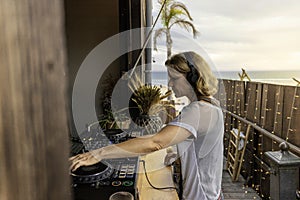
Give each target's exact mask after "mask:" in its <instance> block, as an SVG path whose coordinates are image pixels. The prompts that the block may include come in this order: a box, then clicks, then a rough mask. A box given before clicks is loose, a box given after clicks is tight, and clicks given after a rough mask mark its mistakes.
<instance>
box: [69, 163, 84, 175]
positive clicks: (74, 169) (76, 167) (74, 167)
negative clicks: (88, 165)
mask: <svg viewBox="0 0 300 200" xmlns="http://www.w3.org/2000/svg"><path fill="white" fill-rule="evenodd" d="M81 166H85V164H84V163H82V162H81V161H79V162H77V163H75V165H74V166H73V168H72V169H71V171H72V172H73V171H76V170H77V169H78V168H79V167H81Z"/></svg>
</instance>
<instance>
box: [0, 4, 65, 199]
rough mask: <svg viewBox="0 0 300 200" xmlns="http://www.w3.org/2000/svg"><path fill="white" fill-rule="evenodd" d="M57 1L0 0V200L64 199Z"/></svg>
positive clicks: (61, 65)
mask: <svg viewBox="0 0 300 200" xmlns="http://www.w3.org/2000/svg"><path fill="white" fill-rule="evenodd" d="M63 16H64V14H63V1H62V0H53V1H51V2H50V1H48V0H31V1H28V0H24V1H17V0H9V1H0V35H1V37H0V60H1V62H0V177H1V179H0V199H1V200H20V199H23V200H42V199H48V200H50V199H53V200H58V199H64V200H68V199H70V181H69V173H68V161H67V160H68V156H69V148H68V146H69V145H68V126H67V114H66V113H67V112H66V99H65V96H66V77H65V76H64V72H65V67H66V60H65V41H64V29H63Z"/></svg>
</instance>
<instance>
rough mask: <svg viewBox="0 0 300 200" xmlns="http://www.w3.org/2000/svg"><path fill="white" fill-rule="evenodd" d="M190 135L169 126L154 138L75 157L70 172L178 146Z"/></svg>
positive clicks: (116, 145) (142, 139)
mask: <svg viewBox="0 0 300 200" xmlns="http://www.w3.org/2000/svg"><path fill="white" fill-rule="evenodd" d="M190 135H191V133H190V132H189V131H188V130H186V129H184V128H181V127H178V126H172V125H167V126H165V127H164V128H163V129H162V130H161V131H159V132H158V133H157V134H155V135H153V136H149V137H142V138H135V139H131V140H128V141H125V142H122V143H119V144H114V145H109V146H106V147H103V148H100V149H96V150H93V151H90V152H87V153H84V154H79V155H76V156H73V157H71V158H70V159H69V160H70V161H71V166H70V170H72V171H75V170H76V169H77V168H79V167H80V166H87V165H92V164H95V163H97V162H99V161H101V160H102V159H110V158H123V157H133V156H139V155H144V154H147V153H151V152H154V151H157V150H160V149H163V148H166V147H169V146H172V145H174V144H177V143H179V142H181V141H183V140H185V139H186V138H188V137H189V136H190Z"/></svg>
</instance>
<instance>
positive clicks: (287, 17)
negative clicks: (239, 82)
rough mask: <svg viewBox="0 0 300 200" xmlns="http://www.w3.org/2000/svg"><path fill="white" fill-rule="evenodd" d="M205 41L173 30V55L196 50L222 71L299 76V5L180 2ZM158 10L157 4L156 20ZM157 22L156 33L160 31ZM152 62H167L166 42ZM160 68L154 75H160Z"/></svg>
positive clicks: (297, 0) (296, 0)
mask: <svg viewBox="0 0 300 200" xmlns="http://www.w3.org/2000/svg"><path fill="white" fill-rule="evenodd" d="M178 1H179V2H182V3H184V4H185V5H186V6H187V8H188V10H189V11H190V14H191V16H192V18H193V19H194V20H193V23H194V25H195V26H196V28H197V30H198V31H199V32H200V35H199V36H198V37H197V38H196V39H193V37H192V35H191V33H188V32H187V31H185V30H184V29H181V28H177V27H174V29H172V30H173V31H172V32H173V33H172V37H173V43H174V49H173V51H174V53H177V52H180V51H184V50H194V51H197V52H199V53H200V54H206V56H205V57H207V59H209V60H210V62H212V63H213V64H214V66H215V67H216V68H217V70H219V71H232V70H235V71H239V70H240V69H241V68H245V69H246V70H247V71H260V70H271V71H277V70H291V71H295V70H297V71H298V70H300V0H285V1H284V0H252V1H245V0H218V1H216V0H178ZM158 10H159V4H158V3H157V0H153V20H155V18H156V16H157V14H158ZM160 26H161V25H160V21H158V23H157V25H156V27H155V29H156V28H159V27H160ZM158 44H159V46H158V47H159V50H158V51H157V52H155V51H154V52H153V59H154V60H155V61H157V62H155V63H157V64H159V63H160V62H163V61H164V60H165V58H166V48H165V43H164V38H161V39H159V40H158ZM160 69H161V67H159V66H158V65H157V66H156V65H154V66H153V70H158V71H159V70H160Z"/></svg>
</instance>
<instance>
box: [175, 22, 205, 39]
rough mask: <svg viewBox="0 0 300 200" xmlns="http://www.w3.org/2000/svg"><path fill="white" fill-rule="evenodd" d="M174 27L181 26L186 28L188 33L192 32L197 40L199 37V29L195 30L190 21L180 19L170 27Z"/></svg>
mask: <svg viewBox="0 0 300 200" xmlns="http://www.w3.org/2000/svg"><path fill="white" fill-rule="evenodd" d="M173 25H179V26H180V27H183V28H185V29H186V30H187V31H190V30H192V32H193V36H194V38H196V37H197V36H198V35H199V32H198V31H197V29H196V28H195V26H194V25H193V23H192V22H190V21H187V20H184V19H178V20H176V21H174V22H173V23H172V24H171V25H170V27H172V26H173Z"/></svg>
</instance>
